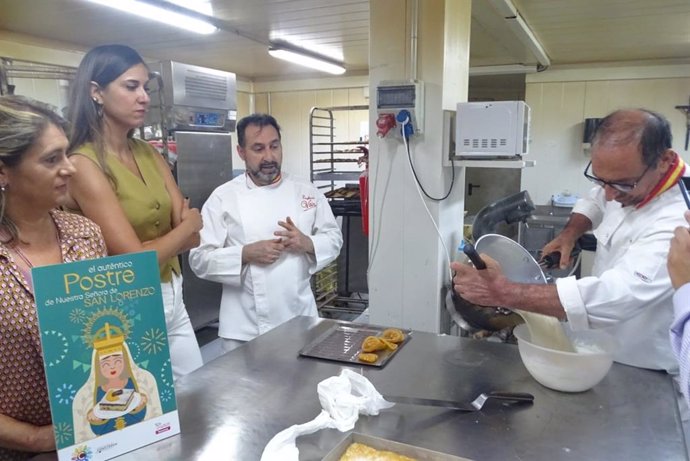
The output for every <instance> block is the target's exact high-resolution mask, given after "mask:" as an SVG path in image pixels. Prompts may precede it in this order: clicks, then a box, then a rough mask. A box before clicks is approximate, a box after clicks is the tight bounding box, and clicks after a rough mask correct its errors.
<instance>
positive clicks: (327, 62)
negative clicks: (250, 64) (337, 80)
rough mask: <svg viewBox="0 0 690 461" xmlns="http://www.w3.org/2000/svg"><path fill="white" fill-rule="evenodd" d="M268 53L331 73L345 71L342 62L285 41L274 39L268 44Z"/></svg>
mask: <svg viewBox="0 0 690 461" xmlns="http://www.w3.org/2000/svg"><path fill="white" fill-rule="evenodd" d="M268 53H269V54H270V55H271V56H273V57H274V58H278V59H283V60H285V61H288V62H292V63H294V64H299V65H301V66H306V67H310V68H312V69H316V70H320V71H323V72H328V73H329V74H334V75H341V74H344V73H345V67H343V63H342V62H339V61H336V60H335V59H332V58H329V57H326V56H323V55H321V54H318V53H315V52H313V51H310V50H305V49H304V48H299V47H296V46H294V45H291V44H289V43H286V42H283V41H272V42H271V43H270V45H269V46H268Z"/></svg>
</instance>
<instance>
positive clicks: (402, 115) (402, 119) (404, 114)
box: [395, 109, 414, 139]
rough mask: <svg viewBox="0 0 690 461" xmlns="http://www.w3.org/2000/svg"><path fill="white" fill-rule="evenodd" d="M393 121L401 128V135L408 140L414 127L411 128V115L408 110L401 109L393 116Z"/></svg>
mask: <svg viewBox="0 0 690 461" xmlns="http://www.w3.org/2000/svg"><path fill="white" fill-rule="evenodd" d="M395 120H396V121H397V122H398V123H400V124H401V125H402V126H403V131H402V135H403V136H405V139H408V138H409V137H410V136H412V135H413V134H414V127H413V126H412V114H410V111H409V110H406V109H403V110H401V111H400V112H398V115H396V116H395Z"/></svg>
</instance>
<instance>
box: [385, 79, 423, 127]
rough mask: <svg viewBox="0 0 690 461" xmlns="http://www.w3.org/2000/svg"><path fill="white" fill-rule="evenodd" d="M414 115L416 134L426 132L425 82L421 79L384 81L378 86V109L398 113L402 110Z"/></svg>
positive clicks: (413, 124) (413, 123) (413, 121)
mask: <svg viewBox="0 0 690 461" xmlns="http://www.w3.org/2000/svg"><path fill="white" fill-rule="evenodd" d="M403 109H404V110H407V111H409V112H410V114H411V115H412V120H411V122H412V127H413V128H414V130H415V134H419V133H423V132H424V84H423V82H420V81H403V82H397V81H383V82H381V83H379V84H378V86H377V87H376V111H377V112H378V113H379V114H382V113H392V114H394V115H397V114H398V112H400V111H401V110H403Z"/></svg>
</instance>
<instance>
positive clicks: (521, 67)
mask: <svg viewBox="0 0 690 461" xmlns="http://www.w3.org/2000/svg"><path fill="white" fill-rule="evenodd" d="M537 70H538V69H537V66H536V65H532V66H527V65H525V64H506V65H498V66H474V67H470V72H469V73H470V77H473V76H477V75H511V74H533V73H535V72H537Z"/></svg>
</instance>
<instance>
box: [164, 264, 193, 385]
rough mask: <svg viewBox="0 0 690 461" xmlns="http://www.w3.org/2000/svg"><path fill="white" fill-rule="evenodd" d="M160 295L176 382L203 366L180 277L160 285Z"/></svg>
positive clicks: (177, 276) (175, 275)
mask: <svg viewBox="0 0 690 461" xmlns="http://www.w3.org/2000/svg"><path fill="white" fill-rule="evenodd" d="M161 293H162V295H163V306H164V307H165V325H166V326H167V328H168V344H169V345H170V362H171V364H172V373H173V379H174V380H177V378H179V377H181V376H184V375H186V374H187V373H191V372H192V371H194V370H196V369H197V368H199V367H200V366H201V365H203V360H202V359H201V351H200V350H199V343H198V342H197V340H196V335H195V334H194V328H192V322H191V321H190V320H189V315H188V314H187V309H186V308H185V305H184V300H183V299H182V276H180V275H177V274H175V273H173V278H172V280H171V281H170V282H165V283H161Z"/></svg>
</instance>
